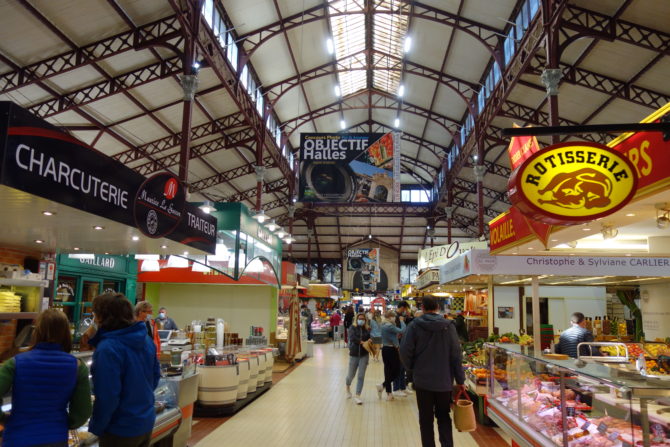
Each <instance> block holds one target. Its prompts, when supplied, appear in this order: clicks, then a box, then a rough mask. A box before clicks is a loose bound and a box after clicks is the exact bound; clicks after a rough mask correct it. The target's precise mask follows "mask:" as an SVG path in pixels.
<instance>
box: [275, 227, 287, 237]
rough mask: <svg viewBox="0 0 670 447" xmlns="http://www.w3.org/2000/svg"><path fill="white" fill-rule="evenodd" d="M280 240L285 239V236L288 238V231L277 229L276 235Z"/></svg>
mask: <svg viewBox="0 0 670 447" xmlns="http://www.w3.org/2000/svg"><path fill="white" fill-rule="evenodd" d="M275 234H276V235H277V237H278V238H279V239H283V238H284V236H286V231H284V229H283V228H282V227H279V228H277V232H276V233H275Z"/></svg>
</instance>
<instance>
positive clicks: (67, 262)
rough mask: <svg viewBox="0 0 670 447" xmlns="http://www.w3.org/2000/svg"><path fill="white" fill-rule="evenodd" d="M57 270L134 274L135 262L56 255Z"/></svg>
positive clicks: (124, 258) (95, 256) (112, 258)
mask: <svg viewBox="0 0 670 447" xmlns="http://www.w3.org/2000/svg"><path fill="white" fill-rule="evenodd" d="M57 259H58V268H59V269H62V268H67V269H70V270H73V269H74V270H89V271H90V270H97V271H100V272H107V273H109V272H113V273H118V274H128V273H136V271H137V261H135V259H134V258H129V257H127V256H111V255H94V257H93V258H70V257H69V256H68V255H67V254H60V255H58V258H57Z"/></svg>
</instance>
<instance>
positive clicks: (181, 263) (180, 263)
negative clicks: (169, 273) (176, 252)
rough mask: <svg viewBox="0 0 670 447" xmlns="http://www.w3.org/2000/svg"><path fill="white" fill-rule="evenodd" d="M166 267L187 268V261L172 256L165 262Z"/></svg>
mask: <svg viewBox="0 0 670 447" xmlns="http://www.w3.org/2000/svg"><path fill="white" fill-rule="evenodd" d="M167 267H168V268H187V267H188V259H186V258H182V257H181V256H172V255H170V257H168V260H167Z"/></svg>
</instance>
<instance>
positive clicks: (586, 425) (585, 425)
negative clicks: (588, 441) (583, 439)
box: [582, 421, 591, 430]
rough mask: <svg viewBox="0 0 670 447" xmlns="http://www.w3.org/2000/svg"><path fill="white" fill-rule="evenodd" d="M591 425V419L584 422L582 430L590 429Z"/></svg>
mask: <svg viewBox="0 0 670 447" xmlns="http://www.w3.org/2000/svg"><path fill="white" fill-rule="evenodd" d="M590 426H591V423H590V422H589V421H586V422H584V425H582V430H588V429H589V427H590Z"/></svg>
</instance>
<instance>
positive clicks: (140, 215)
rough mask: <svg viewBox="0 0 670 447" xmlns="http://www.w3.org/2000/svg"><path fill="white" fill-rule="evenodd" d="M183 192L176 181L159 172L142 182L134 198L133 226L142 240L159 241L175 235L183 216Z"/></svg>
mask: <svg viewBox="0 0 670 447" xmlns="http://www.w3.org/2000/svg"><path fill="white" fill-rule="evenodd" d="M185 205H186V189H185V188H184V187H183V185H182V183H181V182H180V181H179V179H178V178H177V177H175V176H174V175H173V174H171V173H169V172H160V173H158V174H156V175H154V176H152V177H150V178H148V179H146V180H145V181H144V183H142V185H140V187H139V189H138V190H137V194H136V195H135V206H134V209H133V212H134V215H135V225H136V226H137V228H139V229H140V231H141V232H142V233H144V235H145V236H149V237H152V238H159V237H163V236H165V235H168V234H170V233H172V232H173V231H174V229H175V228H176V227H177V225H179V222H180V221H181V220H182V219H183V216H184V206H185Z"/></svg>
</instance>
